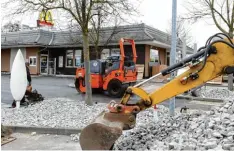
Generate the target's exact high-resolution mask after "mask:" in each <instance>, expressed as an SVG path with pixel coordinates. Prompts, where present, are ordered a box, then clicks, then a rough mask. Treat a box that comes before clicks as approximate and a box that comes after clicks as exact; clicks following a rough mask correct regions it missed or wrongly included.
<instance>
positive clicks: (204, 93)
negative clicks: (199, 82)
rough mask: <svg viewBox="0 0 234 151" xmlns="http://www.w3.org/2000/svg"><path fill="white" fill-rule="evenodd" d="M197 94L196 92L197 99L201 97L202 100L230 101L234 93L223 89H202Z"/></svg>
mask: <svg viewBox="0 0 234 151" xmlns="http://www.w3.org/2000/svg"><path fill="white" fill-rule="evenodd" d="M197 92H198V97H203V98H215V99H224V100H230V99H233V98H234V92H232V91H229V90H228V89H224V88H206V87H202V88H201V89H199V90H197Z"/></svg>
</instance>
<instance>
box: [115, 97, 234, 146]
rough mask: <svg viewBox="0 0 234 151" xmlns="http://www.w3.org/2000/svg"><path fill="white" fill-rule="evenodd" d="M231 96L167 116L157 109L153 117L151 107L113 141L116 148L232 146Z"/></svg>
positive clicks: (166, 112) (233, 119) (233, 108)
mask: <svg viewBox="0 0 234 151" xmlns="http://www.w3.org/2000/svg"><path fill="white" fill-rule="evenodd" d="M233 101H234V98H232V100H231V98H228V99H227V100H225V103H224V104H222V105H221V106H218V107H213V108H212V110H211V111H208V112H205V111H193V112H191V113H189V114H184V113H182V114H181V113H176V115H175V116H174V117H170V116H168V110H167V108H165V107H161V106H160V109H159V111H158V112H159V114H158V115H159V121H157V122H155V121H153V118H152V115H153V112H154V110H153V109H152V108H150V109H147V110H146V111H144V112H142V113H139V115H138V117H137V120H138V121H137V122H138V124H137V125H136V127H135V128H134V129H131V130H128V131H125V132H124V133H123V135H122V136H121V137H120V138H119V139H118V140H117V141H116V143H115V146H114V149H115V150H135V149H137V150H138V149H139V150H232V149H233V148H234V103H233Z"/></svg>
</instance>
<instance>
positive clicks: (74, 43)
mask: <svg viewBox="0 0 234 151" xmlns="http://www.w3.org/2000/svg"><path fill="white" fill-rule="evenodd" d="M113 30H114V31H115V33H116V34H114V35H113V36H112V37H111V34H112V33H113ZM110 37H111V38H110ZM121 37H124V38H133V39H134V40H135V43H136V49H137V56H138V58H137V64H144V65H145V70H144V77H149V76H150V62H152V57H151V58H150V56H152V55H151V53H152V52H154V51H155V52H156V53H154V54H156V55H158V56H155V55H154V57H155V58H156V60H158V62H159V63H160V64H164V65H168V64H169V54H170V44H171V38H170V35H168V34H166V33H164V32H162V31H159V30H157V29H155V28H152V27H150V26H147V25H145V24H138V25H128V26H121V27H118V28H117V29H114V28H111V27H108V28H104V29H102V31H101V35H100V44H99V47H100V48H102V49H103V51H102V53H101V54H100V55H99V57H100V58H103V59H104V58H106V57H107V56H109V55H116V54H118V53H119V45H118V41H119V39H120V38H121ZM107 40H108V41H109V42H108V44H107V45H106V41H107ZM124 47H125V55H129V54H131V46H130V45H129V44H126V45H125V46H124ZM18 49H21V51H22V53H23V55H24V57H25V59H26V60H28V61H29V62H30V71H31V74H65V75H73V74H75V70H76V67H77V66H78V65H79V64H80V58H81V52H82V34H81V33H80V32H77V31H45V30H42V29H37V30H30V31H19V32H9V33H2V34H1V57H2V59H1V69H2V70H1V71H2V72H10V70H11V66H12V63H13V60H14V57H15V55H16V52H17V50H18ZM90 50H93V45H92V40H91V44H90ZM181 50H182V42H181V41H178V43H177V51H181ZM186 53H187V54H192V53H193V49H191V48H189V47H187V50H186ZM95 57H96V53H95V52H94V51H91V53H90V58H91V59H95ZM153 60H154V59H153Z"/></svg>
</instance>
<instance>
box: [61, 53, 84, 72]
mask: <svg viewBox="0 0 234 151" xmlns="http://www.w3.org/2000/svg"><path fill="white" fill-rule="evenodd" d="M68 51H72V66H68V65H67V58H68V57H67V56H68V55H67V54H68ZM76 51H80V53H79V54H78V55H77V54H76ZM77 56H80V59H81V56H82V49H67V50H66V56H65V57H66V63H65V67H66V68H77V67H78V66H79V65H78V66H76V57H77Z"/></svg>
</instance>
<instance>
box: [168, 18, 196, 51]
mask: <svg viewBox="0 0 234 151" xmlns="http://www.w3.org/2000/svg"><path fill="white" fill-rule="evenodd" d="M171 25H172V24H171V22H169V26H168V29H167V30H166V31H167V33H168V34H169V35H171V33H172V32H171ZM188 25H189V24H188V23H187V22H186V20H184V19H182V17H180V16H179V17H177V21H176V36H177V40H183V39H185V40H186V43H187V45H188V46H191V47H192V46H193V44H194V40H193V37H192V36H191V29H190V28H189V26H188Z"/></svg>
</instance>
